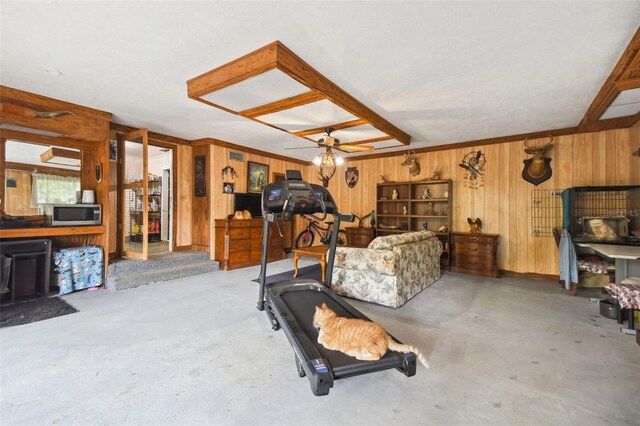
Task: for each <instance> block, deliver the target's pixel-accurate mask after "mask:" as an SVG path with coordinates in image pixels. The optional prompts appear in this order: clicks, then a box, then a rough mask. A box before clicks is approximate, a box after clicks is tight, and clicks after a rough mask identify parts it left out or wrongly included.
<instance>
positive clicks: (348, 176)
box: [344, 167, 360, 188]
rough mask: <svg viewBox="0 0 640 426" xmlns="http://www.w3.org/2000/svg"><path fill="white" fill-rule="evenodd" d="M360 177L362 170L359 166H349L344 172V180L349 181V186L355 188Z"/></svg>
mask: <svg viewBox="0 0 640 426" xmlns="http://www.w3.org/2000/svg"><path fill="white" fill-rule="evenodd" d="M359 177H360V171H359V170H358V168H357V167H347V170H346V171H345V172H344V180H345V181H346V182H347V186H348V187H349V188H353V187H355V186H356V185H357V184H358V178H359Z"/></svg>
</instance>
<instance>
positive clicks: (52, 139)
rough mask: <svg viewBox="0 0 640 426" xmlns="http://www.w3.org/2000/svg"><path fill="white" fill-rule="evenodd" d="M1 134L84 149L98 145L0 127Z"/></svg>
mask: <svg viewBox="0 0 640 426" xmlns="http://www.w3.org/2000/svg"><path fill="white" fill-rule="evenodd" d="M0 134H1V135H2V137H3V138H4V139H6V140H15V141H19V142H30V143H34V144H39V145H56V146H62V147H65V148H76V149H81V150H83V151H91V150H93V149H94V148H95V146H96V143H95V142H90V141H81V140H77V139H71V138H65V137H54V136H45V135H36V134H35V133H27V132H21V131H18V130H8V129H0Z"/></svg>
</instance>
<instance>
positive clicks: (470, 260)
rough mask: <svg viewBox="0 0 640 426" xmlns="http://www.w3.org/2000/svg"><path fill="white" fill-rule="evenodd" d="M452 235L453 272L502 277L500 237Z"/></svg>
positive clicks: (466, 234)
mask: <svg viewBox="0 0 640 426" xmlns="http://www.w3.org/2000/svg"><path fill="white" fill-rule="evenodd" d="M451 235H452V238H451V242H452V255H453V258H452V262H453V263H452V266H451V271H453V272H461V273H463V274H470V275H483V276H485V277H494V278H499V277H500V270H499V269H498V237H499V236H498V235H495V234H480V233H477V234H470V233H467V232H454V233H452V234H451Z"/></svg>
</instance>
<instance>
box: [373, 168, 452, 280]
mask: <svg viewBox="0 0 640 426" xmlns="http://www.w3.org/2000/svg"><path fill="white" fill-rule="evenodd" d="M451 185H452V183H451V180H448V179H447V180H430V181H420V182H387V183H380V184H378V185H377V187H376V191H377V192H376V199H377V218H378V225H377V227H376V231H377V235H390V234H398V233H404V232H413V231H420V230H422V229H424V228H426V229H428V230H429V231H433V232H434V233H435V234H436V236H437V237H438V238H439V239H440V241H441V242H442V247H443V253H442V258H441V262H440V263H441V266H442V267H443V268H446V269H448V268H449V266H450V263H451V262H450V253H449V251H450V246H451V236H450V232H451V214H452V210H451V206H452V204H451V195H452V191H451ZM442 226H446V227H447V232H438V229H440V228H441V227H442Z"/></svg>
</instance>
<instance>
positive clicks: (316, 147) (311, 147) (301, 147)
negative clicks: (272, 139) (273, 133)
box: [285, 146, 322, 149]
mask: <svg viewBox="0 0 640 426" xmlns="http://www.w3.org/2000/svg"><path fill="white" fill-rule="evenodd" d="M318 148H322V147H321V146H296V147H295V148H285V149H318Z"/></svg>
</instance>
